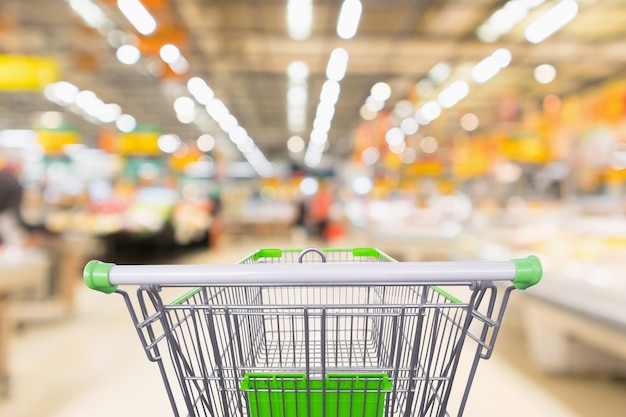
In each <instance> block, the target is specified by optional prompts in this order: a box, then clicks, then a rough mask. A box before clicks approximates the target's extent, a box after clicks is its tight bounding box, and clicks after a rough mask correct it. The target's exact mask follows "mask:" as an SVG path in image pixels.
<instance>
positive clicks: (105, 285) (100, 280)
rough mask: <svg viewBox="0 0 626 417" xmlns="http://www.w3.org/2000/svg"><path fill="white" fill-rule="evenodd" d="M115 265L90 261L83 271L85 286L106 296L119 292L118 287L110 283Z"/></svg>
mask: <svg viewBox="0 0 626 417" xmlns="http://www.w3.org/2000/svg"><path fill="white" fill-rule="evenodd" d="M114 266H115V264H113V263H107V262H100V261H95V260H93V261H89V262H88V263H87V265H85V269H84V270H83V279H84V281H85V284H87V286H88V287H89V288H91V289H92V290H96V291H100V292H103V293H105V294H111V293H112V292H115V290H117V285H113V284H111V282H110V281H109V271H111V268H113V267H114Z"/></svg>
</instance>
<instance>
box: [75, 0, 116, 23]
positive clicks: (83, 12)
mask: <svg viewBox="0 0 626 417" xmlns="http://www.w3.org/2000/svg"><path fill="white" fill-rule="evenodd" d="M69 4H70V7H71V8H72V9H73V10H74V11H75V12H76V13H78V15H79V16H80V17H82V18H83V20H84V21H85V22H86V23H87V24H88V25H89V26H91V27H92V28H96V29H99V28H103V27H105V26H107V25H108V24H110V23H111V21H110V20H109V18H108V17H107V16H106V14H105V13H104V12H103V11H102V9H101V8H100V7H98V6H97V5H96V4H94V3H93V2H92V1H91V0H69Z"/></svg>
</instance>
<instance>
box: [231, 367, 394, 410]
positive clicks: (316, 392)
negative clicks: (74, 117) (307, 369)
mask: <svg viewBox="0 0 626 417" xmlns="http://www.w3.org/2000/svg"><path fill="white" fill-rule="evenodd" d="M240 387H241V390H242V391H245V392H247V395H248V403H249V405H250V410H249V414H248V415H249V417H271V416H273V415H278V416H296V415H308V416H309V417H322V416H324V415H325V416H326V417H343V416H359V417H361V416H362V417H379V416H382V415H383V414H384V406H385V398H386V396H387V393H388V392H391V388H392V383H391V382H390V381H389V377H388V376H387V374H328V375H326V379H325V380H320V379H310V380H308V381H307V379H306V375H304V374H246V375H245V376H244V379H243V381H241V385H240ZM307 387H308V390H307ZM309 393H310V397H309ZM309 398H310V403H309ZM324 404H325V408H326V410H325V411H326V412H325V413H324ZM309 406H310V410H311V413H310V414H309V412H308V410H309Z"/></svg>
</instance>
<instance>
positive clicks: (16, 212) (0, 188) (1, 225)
mask: <svg viewBox="0 0 626 417" xmlns="http://www.w3.org/2000/svg"><path fill="white" fill-rule="evenodd" d="M19 175H20V167H19V164H17V163H14V162H8V161H5V162H4V164H3V165H2V168H0V245H2V246H3V247H7V246H20V245H22V244H23V243H24V240H25V237H26V231H27V229H26V227H25V223H24V222H23V220H22V214H21V209H22V197H23V195H24V189H23V187H22V184H21V183H20V181H19Z"/></svg>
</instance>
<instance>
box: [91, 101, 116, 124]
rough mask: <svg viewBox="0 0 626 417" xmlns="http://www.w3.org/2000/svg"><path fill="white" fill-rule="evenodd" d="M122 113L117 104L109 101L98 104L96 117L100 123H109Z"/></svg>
mask: <svg viewBox="0 0 626 417" xmlns="http://www.w3.org/2000/svg"><path fill="white" fill-rule="evenodd" d="M121 115H122V108H121V107H120V105H119V104H116V103H109V104H105V105H103V106H100V108H99V109H98V114H97V115H96V117H97V118H98V120H100V121H101V122H102V123H111V122H114V121H116V120H117V119H118V118H119V117H120V116H121Z"/></svg>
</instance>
